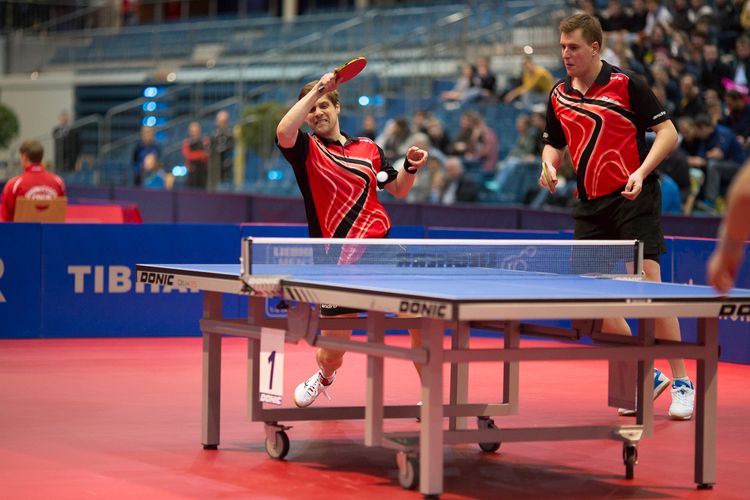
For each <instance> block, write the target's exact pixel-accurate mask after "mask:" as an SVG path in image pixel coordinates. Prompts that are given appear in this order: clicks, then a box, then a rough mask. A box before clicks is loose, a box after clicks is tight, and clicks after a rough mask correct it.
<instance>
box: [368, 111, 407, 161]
mask: <svg viewBox="0 0 750 500" xmlns="http://www.w3.org/2000/svg"><path fill="white" fill-rule="evenodd" d="M410 135H411V129H410V128H409V120H407V119H406V118H404V117H403V116H399V117H397V118H394V119H392V120H388V122H387V123H386V124H385V127H384V128H383V132H382V133H381V134H380V135H379V136H378V137H377V138H376V139H375V142H376V143H377V144H378V145H379V146H380V147H381V148H383V153H384V154H385V157H386V159H387V160H388V161H389V162H391V163H392V162H394V161H396V159H397V158H400V157H401V156H404V155H406V152H407V151H408V150H409V142H408V141H409V136H410Z"/></svg>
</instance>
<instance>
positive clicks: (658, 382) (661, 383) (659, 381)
mask: <svg viewBox="0 0 750 500" xmlns="http://www.w3.org/2000/svg"><path fill="white" fill-rule="evenodd" d="M669 382H670V380H669V377H667V376H666V375H664V374H663V373H662V372H661V370H657V369H656V368H654V399H656V398H658V397H659V396H660V395H661V393H662V392H664V390H665V389H666V388H667V387H668V386H669ZM635 413H636V412H635V410H631V409H629V408H620V409H619V410H617V414H618V415H620V416H621V417H632V416H634V415H635Z"/></svg>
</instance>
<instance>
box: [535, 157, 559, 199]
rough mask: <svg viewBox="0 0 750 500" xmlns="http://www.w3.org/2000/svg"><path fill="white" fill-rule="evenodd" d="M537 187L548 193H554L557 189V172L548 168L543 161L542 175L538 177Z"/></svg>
mask: <svg viewBox="0 0 750 500" xmlns="http://www.w3.org/2000/svg"><path fill="white" fill-rule="evenodd" d="M539 185H540V186H542V187H543V188H547V189H549V192H550V193H554V192H555V190H556V189H557V170H555V169H554V168H552V167H550V166H549V164H548V163H547V162H546V161H544V160H542V173H541V175H540V176H539Z"/></svg>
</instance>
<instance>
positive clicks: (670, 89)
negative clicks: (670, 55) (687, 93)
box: [651, 64, 680, 116]
mask: <svg viewBox="0 0 750 500" xmlns="http://www.w3.org/2000/svg"><path fill="white" fill-rule="evenodd" d="M651 76H652V77H653V80H654V84H656V85H661V86H662V87H664V92H665V94H666V99H667V101H665V102H662V104H663V105H664V106H665V107H666V108H668V109H667V111H668V112H669V114H670V116H674V110H675V109H677V103H678V102H680V84H679V81H678V80H675V79H674V78H672V75H671V74H670V72H669V70H668V69H667V67H666V66H665V65H664V64H654V65H653V66H651ZM657 97H658V96H657ZM667 102H669V104H667Z"/></svg>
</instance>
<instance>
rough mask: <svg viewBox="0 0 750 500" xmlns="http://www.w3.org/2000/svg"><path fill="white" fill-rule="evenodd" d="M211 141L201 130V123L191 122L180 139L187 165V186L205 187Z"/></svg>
mask: <svg viewBox="0 0 750 500" xmlns="http://www.w3.org/2000/svg"><path fill="white" fill-rule="evenodd" d="M210 143H211V141H210V140H209V138H208V137H205V136H204V135H203V133H202V131H201V124H200V123H198V122H191V123H190V125H189V126H188V136H187V138H185V139H184V140H183V141H182V156H184V157H185V166H186V167H187V171H188V173H187V186H188V187H190V188H199V189H206V183H207V181H208V152H209V149H210V145H211V144H210Z"/></svg>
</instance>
